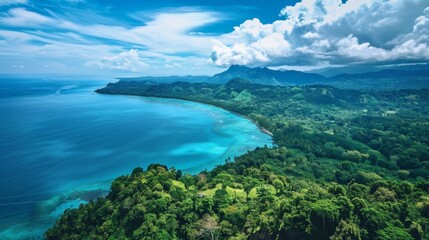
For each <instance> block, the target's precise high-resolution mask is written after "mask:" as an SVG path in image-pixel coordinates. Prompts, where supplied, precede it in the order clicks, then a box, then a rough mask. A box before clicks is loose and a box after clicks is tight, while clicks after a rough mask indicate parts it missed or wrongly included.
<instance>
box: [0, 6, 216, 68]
mask: <svg viewBox="0 0 429 240" xmlns="http://www.w3.org/2000/svg"><path fill="white" fill-rule="evenodd" d="M44 12H45V13H42V12H35V11H30V10H29V9H25V8H11V9H9V10H8V11H7V12H5V13H2V14H0V25H4V26H8V30H5V29H4V30H0V56H2V57H7V58H3V61H2V63H7V64H2V67H0V69H1V70H3V71H4V70H5V69H7V67H6V66H12V65H13V64H16V62H20V61H21V60H23V61H24V62H31V63H30V64H26V66H30V67H29V68H28V71H30V70H31V69H36V70H37V71H39V69H42V68H43V66H44V65H49V66H54V63H56V62H61V63H63V64H64V65H65V66H67V67H68V68H70V69H69V70H70V71H71V72H73V71H76V70H78V69H79V68H82V66H83V65H85V66H89V67H87V68H85V69H86V70H87V71H88V72H90V70H91V69H92V70H93V71H97V69H98V71H100V70H99V69H106V70H107V69H111V70H117V71H118V72H124V71H139V70H140V68H141V67H145V66H146V65H145V64H147V65H151V66H160V68H162V66H164V65H167V68H168V66H170V67H174V68H168V69H176V70H177V69H179V68H178V67H177V66H178V64H180V65H182V66H183V68H180V69H183V71H180V72H185V70H186V69H188V71H189V69H192V68H194V67H198V68H200V67H201V66H200V64H201V59H202V58H206V59H207V56H208V55H209V54H210V51H211V38H212V37H210V36H209V35H204V34H191V32H192V30H195V29H198V28H199V27H201V26H204V25H207V24H210V23H213V22H216V21H219V20H220V15H219V14H218V13H215V12H210V11H200V10H199V9H191V8H187V9H169V10H168V11H162V12H158V13H151V14H148V13H146V14H145V16H144V17H142V19H139V18H138V15H139V14H134V15H132V16H131V17H133V18H135V20H136V22H138V21H141V23H140V24H137V25H133V26H129V25H127V24H123V23H122V22H120V20H113V19H108V18H106V17H103V16H99V15H96V14H95V13H93V12H92V13H91V14H93V15H94V16H92V17H91V18H92V19H95V20H96V21H90V23H83V22H82V21H80V18H77V17H74V15H61V14H58V13H56V12H55V11H52V10H46V11H44ZM58 12H61V11H58ZM47 13H49V15H48V14H47ZM70 14H72V13H70ZM76 14H78V16H81V14H82V13H81V12H77V13H76ZM148 16H149V17H150V19H149V20H148ZM124 49H127V51H126V52H125V53H123V54H120V52H122V51H124ZM128 49H139V51H138V52H137V53H134V52H133V51H128ZM118 53H119V54H118ZM136 55H137V56H136ZM106 56H109V57H106ZM137 57H138V58H140V59H144V62H143V61H142V60H138V59H137ZM6 59H7V60H6ZM34 59H37V61H34ZM172 62H174V63H177V64H176V65H171V63H172ZM39 63H40V64H39ZM96 63H98V64H96ZM168 64H170V65H168ZM38 65H40V66H42V67H39V68H37V67H34V68H31V66H38ZM205 66H206V67H207V68H208V69H209V71H210V73H212V72H213V71H214V70H216V69H217V68H215V67H214V66H212V65H210V64H209V63H206V65H205ZM94 67H95V68H97V69H94ZM45 69H46V68H45ZM153 69H156V67H153V68H152V67H151V68H150V70H153ZM201 71H202V70H201ZM201 71H200V72H199V73H197V74H201ZM171 72H173V73H175V74H176V72H174V71H173V70H172V71H171ZM178 72H179V71H178ZM156 74H168V71H164V72H163V71H161V70H159V72H156Z"/></svg>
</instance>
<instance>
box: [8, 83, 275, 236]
mask: <svg viewBox="0 0 429 240" xmlns="http://www.w3.org/2000/svg"><path fill="white" fill-rule="evenodd" d="M112 81H114V80H112ZM108 82H109V81H108V80H91V79H85V78H81V79H79V80H70V79H53V78H46V79H43V78H39V79H28V78H11V77H2V78H0V239H3V240H6V239H39V238H41V237H42V235H43V232H44V231H45V230H46V229H47V228H49V227H50V226H52V224H53V223H54V222H55V220H56V219H58V217H59V215H60V214H61V213H62V212H63V211H64V210H65V209H67V208H70V207H77V206H79V204H81V203H85V202H87V201H88V200H89V199H94V198H97V197H99V196H103V195H105V194H106V193H107V191H108V189H109V186H110V183H111V181H112V180H113V179H114V178H116V177H118V176H120V175H124V174H129V173H130V172H131V171H132V169H134V168H135V167H138V166H141V167H146V166H148V165H149V164H150V163H161V164H165V165H167V166H168V167H173V166H174V167H175V168H176V169H181V170H182V171H184V172H189V173H197V172H199V171H202V170H204V169H211V168H213V167H214V166H216V165H218V164H222V163H224V162H225V159H226V158H228V157H234V156H237V155H241V154H243V153H245V152H246V151H247V150H252V149H254V148H255V147H257V146H264V145H265V144H267V145H271V138H270V137H269V136H268V135H266V134H264V133H262V132H260V131H259V130H258V128H257V127H256V126H255V125H254V124H253V123H252V122H250V121H249V120H247V119H245V118H242V117H240V116H237V115H235V114H232V113H229V112H227V111H225V110H222V109H219V108H216V107H213V106H208V105H203V104H198V103H193V102H187V101H180V100H172V99H157V98H144V97H136V96H111V95H101V94H96V93H94V90H95V89H97V88H100V87H102V86H104V85H105V84H106V83H108Z"/></svg>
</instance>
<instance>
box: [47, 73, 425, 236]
mask: <svg viewBox="0 0 429 240" xmlns="http://www.w3.org/2000/svg"><path fill="white" fill-rule="evenodd" d="M98 92H100V93H109V94H131V95H141V96H155V97H170V98H179V99H187V100H193V101H198V102H204V103H209V104H213V105H216V106H220V107H223V108H225V109H228V110H231V111H234V112H237V113H239V114H242V115H245V116H247V117H249V118H251V119H252V120H254V121H255V122H256V123H257V124H258V125H259V126H261V127H263V128H265V129H267V130H269V131H270V132H272V133H273V139H274V142H275V144H276V146H275V147H272V148H268V147H261V148H257V149H255V150H254V151H250V152H248V153H246V154H244V155H242V156H240V157H237V158H236V159H235V161H226V163H225V164H224V165H222V166H218V167H216V168H215V169H213V170H211V171H204V172H202V173H201V174H199V175H197V176H191V175H182V173H181V172H180V170H175V169H170V170H168V169H167V167H165V166H161V165H157V164H153V165H151V166H149V168H148V169H147V171H143V169H141V168H136V169H135V170H134V171H133V173H132V174H131V175H130V176H122V177H120V178H118V179H117V180H115V181H114V182H113V184H112V187H111V191H110V193H109V195H108V196H107V197H106V198H103V199H98V200H96V201H93V202H90V203H89V204H86V205H81V206H80V208H79V209H73V210H67V211H66V212H65V214H64V215H63V217H62V218H61V219H60V220H59V221H58V222H57V223H56V225H55V226H54V227H53V228H52V229H50V230H49V231H48V232H47V233H46V238H47V239H331V240H336V239H362V240H364V239H379V240H381V239H383V240H384V239H428V237H429V234H428V233H429V181H428V177H429V147H428V145H429V119H428V118H429V114H428V113H429V106H428V104H427V103H428V102H429V101H428V100H429V90H425V89H423V90H401V91H384V92H378V91H366V92H362V91H355V90H341V89H337V88H333V87H327V86H303V87H281V86H266V85H255V84H249V83H248V82H247V81H245V80H241V79H234V80H232V81H230V82H228V83H227V84H225V85H216V84H208V83H192V84H191V83H184V82H177V83H173V84H154V83H151V82H142V81H120V82H118V83H115V84H109V85H108V86H107V87H106V88H103V89H100V90H98Z"/></svg>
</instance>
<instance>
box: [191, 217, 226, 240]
mask: <svg viewBox="0 0 429 240" xmlns="http://www.w3.org/2000/svg"><path fill="white" fill-rule="evenodd" d="M196 225H197V227H198V230H197V232H196V235H195V236H196V237H197V238H202V239H209V240H216V239H219V229H220V227H219V225H218V223H217V221H216V218H214V217H213V216H210V215H204V217H203V218H202V219H200V220H198V221H197V223H196Z"/></svg>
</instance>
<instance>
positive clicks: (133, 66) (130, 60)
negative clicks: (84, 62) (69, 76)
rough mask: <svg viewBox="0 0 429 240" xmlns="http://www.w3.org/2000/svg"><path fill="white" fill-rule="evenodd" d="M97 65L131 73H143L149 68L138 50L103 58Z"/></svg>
mask: <svg viewBox="0 0 429 240" xmlns="http://www.w3.org/2000/svg"><path fill="white" fill-rule="evenodd" d="M88 65H91V63H89V64H88ZM95 65H96V66H98V67H100V68H106V69H113V70H121V71H131V72H142V70H143V69H145V68H147V67H148V65H147V64H146V63H144V62H143V61H142V59H141V58H140V56H139V52H138V50H137V49H131V50H129V51H126V52H121V53H119V54H117V55H115V56H110V57H103V58H102V59H101V60H100V61H98V62H95Z"/></svg>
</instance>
